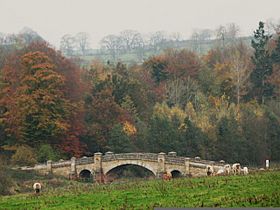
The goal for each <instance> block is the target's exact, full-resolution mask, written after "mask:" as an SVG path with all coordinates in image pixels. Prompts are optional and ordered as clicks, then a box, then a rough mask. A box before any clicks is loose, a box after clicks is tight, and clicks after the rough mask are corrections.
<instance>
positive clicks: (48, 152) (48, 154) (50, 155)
mask: <svg viewBox="0 0 280 210" xmlns="http://www.w3.org/2000/svg"><path fill="white" fill-rule="evenodd" d="M57 159H58V155H57V152H56V151H55V150H54V149H53V148H52V147H51V146H50V145H48V144H43V145H41V146H40V148H39V150H38V152H37V160H38V162H41V163H42V162H47V161H48V160H52V161H56V160H57Z"/></svg>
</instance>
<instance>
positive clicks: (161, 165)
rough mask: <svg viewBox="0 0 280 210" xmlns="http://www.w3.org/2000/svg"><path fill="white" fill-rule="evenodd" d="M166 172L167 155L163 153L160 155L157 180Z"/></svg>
mask: <svg viewBox="0 0 280 210" xmlns="http://www.w3.org/2000/svg"><path fill="white" fill-rule="evenodd" d="M164 172H165V153H164V152H161V153H159V154H158V170H157V178H162V176H163V174H164Z"/></svg>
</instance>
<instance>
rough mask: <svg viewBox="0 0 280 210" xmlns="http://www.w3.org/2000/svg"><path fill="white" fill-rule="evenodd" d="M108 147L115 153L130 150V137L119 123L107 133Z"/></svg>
mask: <svg viewBox="0 0 280 210" xmlns="http://www.w3.org/2000/svg"><path fill="white" fill-rule="evenodd" d="M108 148H109V150H110V151H112V152H115V153H122V152H132V151H133V150H132V142H131V139H130V138H129V137H128V136H127V134H126V133H125V132H124V130H123V126H122V125H121V124H116V125H115V126H114V127H113V128H112V130H111V131H110V133H109V140H108Z"/></svg>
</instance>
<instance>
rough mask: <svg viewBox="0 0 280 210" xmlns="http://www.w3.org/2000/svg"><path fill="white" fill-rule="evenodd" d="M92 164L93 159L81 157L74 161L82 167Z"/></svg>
mask: <svg viewBox="0 0 280 210" xmlns="http://www.w3.org/2000/svg"><path fill="white" fill-rule="evenodd" d="M90 163H94V158H93V157H86V156H85V157H82V158H79V159H77V160H76V164H77V165H83V164H90Z"/></svg>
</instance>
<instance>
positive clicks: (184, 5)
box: [0, 0, 280, 47]
mask: <svg viewBox="0 0 280 210" xmlns="http://www.w3.org/2000/svg"><path fill="white" fill-rule="evenodd" d="M279 9H280V0H0V32H3V33H18V32H19V31H20V30H21V29H22V28H23V27H25V26H27V27H30V28H32V29H33V30H35V31H37V32H38V33H39V34H40V35H41V36H42V37H43V38H44V39H46V40H47V41H49V42H50V43H51V44H53V45H55V46H57V47H58V46H59V41H60V38H61V37H62V36H63V35H64V34H67V33H69V34H76V33H77V32H88V33H89V34H90V36H91V43H92V46H93V47H97V46H98V43H99V41H100V39H101V38H102V37H103V36H105V35H108V34H117V33H119V32H120V31H122V30H125V29H134V30H137V31H139V32H141V33H149V32H155V31H159V30H164V31H167V32H169V33H172V32H180V33H181V34H182V36H183V37H184V38H188V37H189V36H190V35H191V33H192V31H193V30H194V29H204V28H209V29H215V28H217V26H219V25H223V24H226V23H231V22H234V23H236V24H238V25H239V26H240V28H241V33H242V35H251V34H252V33H253V31H254V30H255V29H256V27H257V26H258V22H259V20H263V21H266V20H268V19H275V20H279V18H280V13H279Z"/></svg>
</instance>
